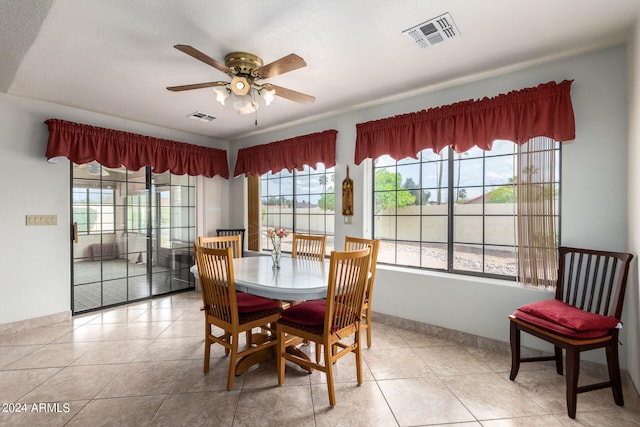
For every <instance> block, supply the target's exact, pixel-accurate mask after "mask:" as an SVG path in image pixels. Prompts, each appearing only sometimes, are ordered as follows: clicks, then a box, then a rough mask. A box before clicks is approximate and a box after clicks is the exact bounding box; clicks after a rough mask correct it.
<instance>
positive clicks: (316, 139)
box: [233, 130, 338, 176]
mask: <svg viewBox="0 0 640 427" xmlns="http://www.w3.org/2000/svg"><path fill="white" fill-rule="evenodd" d="M337 134H338V131H336V130H326V131H324V132H317V133H312V134H308V135H302V136H297V137H295V138H290V139H285V140H282V141H276V142H271V143H269V144H262V145H254V146H252V147H247V148H241V149H240V150H238V159H237V160H236V166H235V169H234V172H233V176H238V175H240V174H245V175H247V176H260V175H262V174H264V173H266V172H269V171H273V172H279V171H281V170H282V169H287V170H288V171H292V170H293V169H297V170H302V169H303V168H304V166H305V165H309V166H311V167H315V165H316V164H317V163H323V164H324V166H325V167H326V168H331V167H333V166H335V165H336V135H337Z"/></svg>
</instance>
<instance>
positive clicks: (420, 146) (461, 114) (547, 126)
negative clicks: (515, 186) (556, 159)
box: [355, 80, 575, 164]
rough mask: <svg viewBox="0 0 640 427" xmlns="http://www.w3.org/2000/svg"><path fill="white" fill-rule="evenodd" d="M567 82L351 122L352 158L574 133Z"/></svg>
mask: <svg viewBox="0 0 640 427" xmlns="http://www.w3.org/2000/svg"><path fill="white" fill-rule="evenodd" d="M571 83H572V81H569V80H565V81H563V82H562V83H560V84H556V83H555V82H549V83H544V84H541V85H538V86H537V87H534V88H526V89H522V90H516V91H511V92H509V93H507V94H501V95H498V96H496V97H493V98H483V99H480V100H468V101H462V102H458V103H455V104H451V105H445V106H441V107H435V108H430V109H428V110H422V111H418V112H415V113H408V114H402V115H399V116H394V117H388V118H385V119H381V120H374V121H371V122H366V123H359V124H357V125H356V129H357V136H356V150H355V163H356V164H360V163H361V162H362V161H363V160H364V159H366V158H372V159H375V158H378V157H380V156H382V155H385V154H387V155H389V156H391V157H393V158H394V159H395V160H400V159H403V158H405V157H413V158H415V157H416V155H417V154H418V153H419V152H420V151H422V150H424V149H427V148H431V149H433V151H434V152H436V153H438V152H440V150H442V149H443V148H445V147H447V146H452V147H453V149H454V150H455V151H456V152H458V153H462V152H465V151H467V150H469V149H470V148H472V147H473V146H478V147H479V148H481V149H483V150H490V149H491V146H492V144H493V141H495V140H499V139H502V140H508V141H513V142H515V143H517V144H524V143H525V142H527V141H528V140H529V139H531V138H533V137H536V136H546V137H549V138H552V139H554V140H555V141H560V142H562V141H569V140H572V139H574V138H575V120H574V116H573V106H572V104H571V96H570V94H569V92H570V89H571Z"/></svg>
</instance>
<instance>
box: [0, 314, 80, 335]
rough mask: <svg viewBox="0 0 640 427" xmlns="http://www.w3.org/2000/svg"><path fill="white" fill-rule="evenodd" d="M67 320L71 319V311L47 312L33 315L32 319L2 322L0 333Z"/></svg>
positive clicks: (19, 330) (20, 330)
mask: <svg viewBox="0 0 640 427" xmlns="http://www.w3.org/2000/svg"><path fill="white" fill-rule="evenodd" d="M69 320H71V311H63V312H61V313H54V314H49V315H47V316H41V317H34V318H33V319H25V320H19V321H17V322H11V323H4V324H2V325H0V334H10V333H15V332H22V331H24V330H27V329H33V328H39V327H41V326H50V325H52V324H55V323H61V322H66V321H69Z"/></svg>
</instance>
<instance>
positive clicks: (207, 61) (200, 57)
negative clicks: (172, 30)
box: [173, 44, 233, 74]
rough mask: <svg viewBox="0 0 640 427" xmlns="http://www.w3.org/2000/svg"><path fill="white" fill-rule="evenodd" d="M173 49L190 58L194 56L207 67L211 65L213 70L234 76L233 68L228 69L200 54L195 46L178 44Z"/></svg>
mask: <svg viewBox="0 0 640 427" xmlns="http://www.w3.org/2000/svg"><path fill="white" fill-rule="evenodd" d="M173 47H175V48H176V49H178V50H179V51H181V52H184V53H186V54H187V55H189V56H192V57H194V58H196V59H198V60H200V61H202V62H204V63H205V64H207V65H211V66H212V67H213V68H217V69H218V70H220V71H222V72H223V73H225V74H232V72H233V70H231V68H229V67H227V66H226V65H224V64H223V63H222V62H220V61H216V60H215V59H213V58H212V57H210V56H209V55H206V54H204V53H202V52H200V51H199V50H198V49H196V48H195V47H193V46H189V45H186V44H177V45H175V46H173Z"/></svg>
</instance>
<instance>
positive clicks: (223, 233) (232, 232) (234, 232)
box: [216, 228, 245, 250]
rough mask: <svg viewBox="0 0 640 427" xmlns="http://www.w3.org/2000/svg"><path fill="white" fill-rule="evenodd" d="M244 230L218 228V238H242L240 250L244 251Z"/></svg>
mask: <svg viewBox="0 0 640 427" xmlns="http://www.w3.org/2000/svg"><path fill="white" fill-rule="evenodd" d="M244 231H245V229H244V228H217V229H216V235H217V236H235V235H239V236H240V249H241V250H244Z"/></svg>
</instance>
